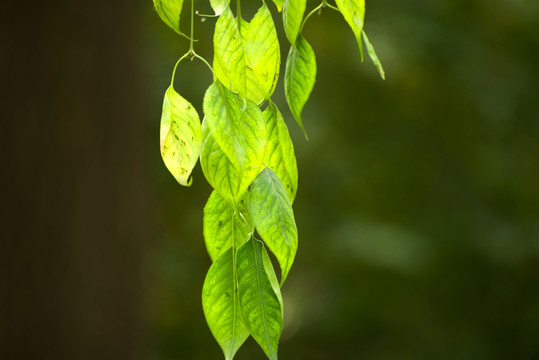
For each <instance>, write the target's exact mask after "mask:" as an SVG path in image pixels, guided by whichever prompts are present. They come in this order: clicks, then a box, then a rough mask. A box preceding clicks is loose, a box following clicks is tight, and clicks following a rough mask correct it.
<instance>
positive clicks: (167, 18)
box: [153, 0, 183, 35]
mask: <svg viewBox="0 0 539 360" xmlns="http://www.w3.org/2000/svg"><path fill="white" fill-rule="evenodd" d="M153 5H154V6H155V10H156V11H157V13H158V14H159V17H160V18H161V20H163V22H164V23H165V24H167V25H168V26H170V27H171V28H172V29H173V30H174V31H176V32H177V33H178V34H180V35H183V33H182V32H181V31H180V14H181V12H182V7H183V0H153Z"/></svg>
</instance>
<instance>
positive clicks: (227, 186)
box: [200, 121, 263, 205]
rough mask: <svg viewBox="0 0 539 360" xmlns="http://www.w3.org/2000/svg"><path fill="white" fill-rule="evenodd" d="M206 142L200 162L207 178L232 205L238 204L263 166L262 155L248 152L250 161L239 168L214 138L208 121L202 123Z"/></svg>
mask: <svg viewBox="0 0 539 360" xmlns="http://www.w3.org/2000/svg"><path fill="white" fill-rule="evenodd" d="M202 129H203V131H204V144H203V145H202V153H201V155H200V164H201V165H202V171H203V172H204V176H205V177H206V180H208V182H209V183H210V185H211V186H212V187H213V188H214V189H215V190H217V191H218V192H219V194H220V195H221V196H222V197H224V198H225V199H226V200H227V201H228V202H229V203H231V204H232V205H237V204H238V203H239V201H240V200H241V199H242V198H243V196H244V194H245V192H246V191H247V188H248V187H249V185H251V183H252V182H253V180H254V178H255V177H256V175H257V174H258V173H259V172H260V170H261V169H262V167H263V164H262V157H261V156H262V155H261V154H256V153H254V152H252V151H249V152H247V157H248V161H246V164H249V165H248V166H247V165H246V166H244V167H243V168H242V169H237V168H236V167H235V166H234V165H233V164H232V163H231V162H230V160H229V159H228V157H227V156H226V155H225V153H224V152H223V149H221V147H220V146H219V144H217V141H215V139H214V138H213V136H212V134H211V132H210V130H209V128H208V126H207V121H204V122H203V124H202Z"/></svg>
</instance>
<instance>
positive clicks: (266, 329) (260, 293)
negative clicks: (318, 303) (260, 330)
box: [251, 238, 272, 351]
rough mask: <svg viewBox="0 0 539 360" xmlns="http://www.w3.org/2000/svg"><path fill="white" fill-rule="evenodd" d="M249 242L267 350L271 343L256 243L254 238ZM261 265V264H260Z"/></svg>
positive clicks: (269, 348)
mask: <svg viewBox="0 0 539 360" xmlns="http://www.w3.org/2000/svg"><path fill="white" fill-rule="evenodd" d="M251 242H252V243H253V253H254V257H255V266H256V281H257V283H258V284H257V285H258V286H257V287H256V288H257V290H258V297H259V298H260V305H261V306H262V307H263V309H262V310H263V311H262V314H263V316H262V318H263V320H264V332H265V333H266V342H267V345H268V350H269V351H272V350H271V343H270V341H269V339H270V335H269V332H268V324H267V323H266V316H265V314H266V311H265V310H266V309H265V306H264V303H265V302H264V301H262V291H261V289H260V288H261V287H262V282H261V281H260V269H259V268H258V255H257V253H256V244H255V240H254V238H253V239H252V240H251ZM262 267H263V265H262Z"/></svg>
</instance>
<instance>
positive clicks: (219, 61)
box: [213, 6, 247, 97]
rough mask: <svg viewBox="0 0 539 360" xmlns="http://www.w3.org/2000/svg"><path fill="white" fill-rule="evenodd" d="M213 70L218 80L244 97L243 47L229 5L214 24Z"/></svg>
mask: <svg viewBox="0 0 539 360" xmlns="http://www.w3.org/2000/svg"><path fill="white" fill-rule="evenodd" d="M213 47H214V56H213V72H214V73H215V76H216V77H217V79H219V81H220V82H221V83H222V84H223V85H224V86H225V87H226V88H229V89H231V90H232V91H234V92H237V93H239V94H240V95H242V97H245V91H246V84H247V83H246V75H245V49H244V47H243V43H242V41H241V36H240V32H239V30H238V25H237V22H236V19H235V18H234V15H233V14H232V11H231V10H230V7H228V6H227V7H225V9H224V11H223V13H222V14H221V16H219V19H218V20H217V23H216V24H215V32H214V35H213Z"/></svg>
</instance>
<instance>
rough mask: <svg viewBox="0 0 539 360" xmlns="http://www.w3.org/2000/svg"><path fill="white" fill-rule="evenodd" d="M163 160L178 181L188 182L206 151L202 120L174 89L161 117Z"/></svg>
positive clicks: (168, 97) (185, 184) (168, 96)
mask: <svg viewBox="0 0 539 360" xmlns="http://www.w3.org/2000/svg"><path fill="white" fill-rule="evenodd" d="M160 138H161V156H162V158H163V161H164V163H165V165H166V166H167V168H168V170H169V171H170V172H171V173H172V175H174V177H175V178H176V180H177V181H178V182H179V183H180V184H182V185H184V186H189V183H188V180H189V175H190V174H191V171H193V168H194V167H195V165H196V163H197V161H198V156H199V155H200V150H201V148H202V140H203V139H202V130H201V127H200V119H199V117H198V114H197V112H196V110H195V109H194V108H193V106H192V105H191V104H190V103H189V102H188V101H187V100H185V99H184V98H183V97H181V96H180V95H179V94H178V93H177V92H176V91H174V88H173V87H172V86H170V87H169V88H168V89H167V91H166V93H165V99H164V101H163V113H162V116H161V129H160Z"/></svg>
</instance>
